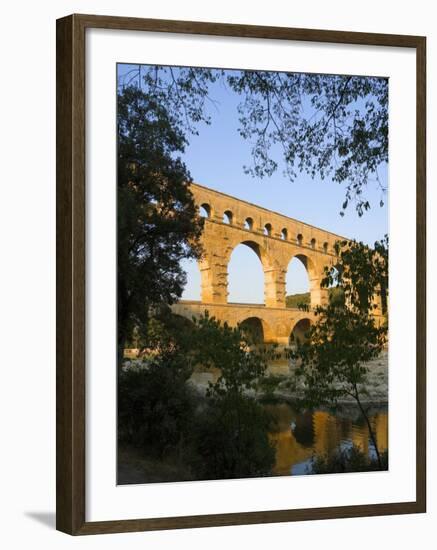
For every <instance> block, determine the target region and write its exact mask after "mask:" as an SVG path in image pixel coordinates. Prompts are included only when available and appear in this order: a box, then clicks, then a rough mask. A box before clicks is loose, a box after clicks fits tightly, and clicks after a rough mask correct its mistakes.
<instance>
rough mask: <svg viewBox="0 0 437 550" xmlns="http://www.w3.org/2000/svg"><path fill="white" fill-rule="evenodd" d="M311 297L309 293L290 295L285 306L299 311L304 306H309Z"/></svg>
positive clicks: (286, 298)
mask: <svg viewBox="0 0 437 550" xmlns="http://www.w3.org/2000/svg"><path fill="white" fill-rule="evenodd" d="M310 300H311V295H310V293H309V292H303V293H301V294H289V295H288V296H286V297H285V306H286V307H291V308H294V309H298V308H299V307H301V306H302V305H306V306H309V305H310Z"/></svg>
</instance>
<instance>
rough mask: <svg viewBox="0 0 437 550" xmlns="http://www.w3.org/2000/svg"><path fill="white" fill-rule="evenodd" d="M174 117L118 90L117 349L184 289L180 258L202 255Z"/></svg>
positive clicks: (141, 336) (141, 334)
mask: <svg viewBox="0 0 437 550" xmlns="http://www.w3.org/2000/svg"><path fill="white" fill-rule="evenodd" d="M178 117H179V114H178V113H176V114H175V112H172V111H170V110H169V109H168V107H167V106H166V105H164V104H163V103H162V102H160V101H158V100H157V98H155V97H152V96H150V95H149V94H146V93H144V92H143V91H141V90H139V89H137V88H134V87H128V88H125V89H123V90H121V91H120V92H119V94H118V114H117V124H118V180H117V200H118V204H117V222H118V244H117V253H118V352H119V364H120V365H121V358H122V353H123V349H124V347H125V343H126V341H127V339H129V338H132V336H133V333H134V330H135V331H136V335H135V338H136V340H137V341H140V342H142V345H146V343H147V325H148V320H149V317H150V313H151V311H153V308H155V307H157V305H159V304H161V303H167V304H171V303H173V302H174V301H175V300H176V299H177V298H179V297H180V296H181V294H182V290H183V287H184V285H185V282H186V276H185V273H184V271H183V270H182V268H181V266H180V261H181V260H182V259H184V258H193V257H194V258H197V257H199V255H200V253H201V247H200V244H199V238H200V234H201V231H202V220H201V218H200V216H199V215H198V213H197V209H196V206H195V203H194V200H193V196H192V194H191V192H190V190H189V182H190V180H191V178H190V174H189V172H188V170H187V168H186V166H185V164H184V163H183V162H182V161H181V159H180V157H179V156H178V155H179V154H180V153H182V152H183V151H184V148H185V145H186V138H185V133H184V131H183V129H182V127H181V124H180V121H179V118H178Z"/></svg>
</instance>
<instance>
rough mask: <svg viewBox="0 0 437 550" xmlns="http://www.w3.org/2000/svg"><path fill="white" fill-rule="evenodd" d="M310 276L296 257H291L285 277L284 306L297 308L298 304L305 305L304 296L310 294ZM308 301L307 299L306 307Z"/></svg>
mask: <svg viewBox="0 0 437 550" xmlns="http://www.w3.org/2000/svg"><path fill="white" fill-rule="evenodd" d="M310 286H311V282H310V275H309V273H308V270H307V268H306V266H305V264H304V262H302V260H301V259H299V258H298V257H297V256H293V257H292V258H291V260H290V261H289V263H288V266H287V271H286V275H285V294H286V303H285V305H286V306H287V307H290V308H297V307H298V306H299V304H303V303H306V299H307V298H306V296H305V295H306V294H308V296H309V294H310ZM309 303H310V300H309V299H308V305H309Z"/></svg>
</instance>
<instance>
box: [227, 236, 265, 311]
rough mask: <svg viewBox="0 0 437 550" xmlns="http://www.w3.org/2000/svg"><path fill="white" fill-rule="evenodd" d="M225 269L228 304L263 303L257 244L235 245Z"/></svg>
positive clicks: (248, 242) (261, 268) (259, 257)
mask: <svg viewBox="0 0 437 550" xmlns="http://www.w3.org/2000/svg"><path fill="white" fill-rule="evenodd" d="M226 269H227V302H228V303H247V304H263V303H264V267H263V263H262V251H261V248H260V246H259V245H258V244H257V243H255V242H254V241H242V242H241V243H239V244H237V245H236V246H235V247H234V248H233V249H232V252H231V253H230V255H229V259H228V261H227V266H226Z"/></svg>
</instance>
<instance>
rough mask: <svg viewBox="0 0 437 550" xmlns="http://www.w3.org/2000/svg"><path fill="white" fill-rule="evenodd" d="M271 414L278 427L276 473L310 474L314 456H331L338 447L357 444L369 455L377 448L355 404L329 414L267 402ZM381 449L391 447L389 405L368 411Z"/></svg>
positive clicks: (274, 435) (274, 438)
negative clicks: (303, 410) (302, 410)
mask: <svg viewBox="0 0 437 550" xmlns="http://www.w3.org/2000/svg"><path fill="white" fill-rule="evenodd" d="M265 408H266V409H267V411H268V412H269V413H270V414H271V415H272V417H273V418H274V420H275V422H274V424H275V428H274V430H272V431H271V432H270V434H269V435H270V439H271V441H273V442H274V444H275V447H276V464H275V467H274V470H273V472H274V474H276V475H290V474H291V475H302V474H307V473H310V471H309V470H310V466H311V457H312V456H314V455H329V454H330V453H332V451H334V450H335V449H338V448H345V447H348V446H351V445H352V444H355V445H357V446H359V447H360V448H361V449H362V450H363V451H364V452H365V453H366V454H368V455H369V456H374V455H375V451H374V448H373V446H372V443H371V442H370V441H369V431H368V428H367V425H366V424H365V421H364V419H363V418H362V416H360V414H359V411H358V409H356V408H355V407H352V406H348V408H347V409H346V410H344V411H342V412H338V413H336V414H335V416H334V415H333V414H330V413H329V412H326V411H323V410H315V411H305V412H297V411H296V410H295V409H294V408H293V407H292V406H291V405H289V404H288V403H279V404H274V405H270V404H269V405H265ZM369 418H370V422H371V425H372V428H373V432H374V433H375V434H376V440H377V445H378V449H379V451H380V452H383V451H385V450H386V449H387V447H388V411H387V406H379V407H374V408H372V410H371V411H370V414H369Z"/></svg>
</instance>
